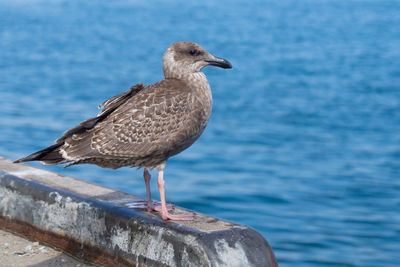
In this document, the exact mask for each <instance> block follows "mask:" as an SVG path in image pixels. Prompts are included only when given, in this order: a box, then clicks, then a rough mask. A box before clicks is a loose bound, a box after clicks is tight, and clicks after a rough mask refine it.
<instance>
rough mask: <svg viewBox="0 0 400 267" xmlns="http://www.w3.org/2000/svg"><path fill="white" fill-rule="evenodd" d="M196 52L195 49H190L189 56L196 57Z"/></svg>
mask: <svg viewBox="0 0 400 267" xmlns="http://www.w3.org/2000/svg"><path fill="white" fill-rule="evenodd" d="M197 53H198V52H197V50H196V49H190V51H189V54H191V55H192V56H194V55H196V54H197Z"/></svg>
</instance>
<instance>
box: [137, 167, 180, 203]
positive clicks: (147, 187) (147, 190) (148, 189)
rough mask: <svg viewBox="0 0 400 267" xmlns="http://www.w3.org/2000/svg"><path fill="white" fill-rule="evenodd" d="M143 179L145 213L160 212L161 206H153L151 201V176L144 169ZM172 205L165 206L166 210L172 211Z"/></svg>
mask: <svg viewBox="0 0 400 267" xmlns="http://www.w3.org/2000/svg"><path fill="white" fill-rule="evenodd" d="M143 178H144V183H145V184H146V196H147V211H153V210H155V211H161V206H160V205H155V206H154V205H153V201H152V200H151V191H150V179H151V175H150V173H149V171H148V170H147V169H146V168H144V171H143ZM172 207H173V205H172V204H167V209H168V210H172Z"/></svg>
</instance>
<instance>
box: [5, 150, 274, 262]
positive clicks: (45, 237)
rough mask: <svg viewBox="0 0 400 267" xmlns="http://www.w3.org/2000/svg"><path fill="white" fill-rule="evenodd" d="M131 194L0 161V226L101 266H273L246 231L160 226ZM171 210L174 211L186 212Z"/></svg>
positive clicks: (199, 221)
mask: <svg viewBox="0 0 400 267" xmlns="http://www.w3.org/2000/svg"><path fill="white" fill-rule="evenodd" d="M141 202H143V200H142V199H140V198H139V197H137V196H134V195H130V194H127V193H123V192H120V191H116V190H113V189H109V188H105V187H102V186H99V185H95V184H91V183H87V182H84V181H80V180H76V179H73V178H70V177H66V176H62V175H59V174H56V173H52V172H48V171H44V170H41V169H38V168H34V167H30V166H27V165H23V164H13V163H12V162H11V161H9V160H7V159H3V158H0V227H3V228H6V229H8V230H10V231H15V232H18V233H20V234H23V235H25V236H29V237H31V238H35V239H37V240H40V241H41V242H45V243H48V244H50V245H53V246H56V247H58V248H60V249H63V250H65V251H67V252H68V253H71V254H72V255H74V256H76V257H80V258H83V259H85V260H89V261H91V262H94V263H98V264H102V265H107V266H129V265H132V266H133V265H135V266H277V265H276V261H275V258H274V255H273V252H272V250H271V248H270V247H269V245H268V243H267V241H266V240H265V239H264V238H263V237H262V236H261V235H260V234H259V233H257V232H256V231H254V230H253V229H251V228H249V227H247V226H243V225H238V224H234V223H231V222H227V221H223V220H220V219H216V218H212V217H209V216H206V215H203V214H199V213H196V214H195V220H194V221H192V222H170V221H169V222H164V221H163V220H162V219H161V218H160V217H159V215H158V213H153V212H147V211H144V210H139V209H131V208H128V207H131V206H132V204H133V206H135V203H136V204H137V203H141ZM187 212H188V211H187V210H185V209H182V208H177V207H176V208H175V209H174V213H187Z"/></svg>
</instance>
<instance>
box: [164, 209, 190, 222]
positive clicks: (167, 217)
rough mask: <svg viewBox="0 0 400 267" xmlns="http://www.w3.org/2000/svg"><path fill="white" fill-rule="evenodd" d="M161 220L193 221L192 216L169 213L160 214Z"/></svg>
mask: <svg viewBox="0 0 400 267" xmlns="http://www.w3.org/2000/svg"><path fill="white" fill-rule="evenodd" d="M160 213H161V217H162V219H163V220H171V221H193V220H194V215H193V214H171V213H169V212H162V211H161V212H160Z"/></svg>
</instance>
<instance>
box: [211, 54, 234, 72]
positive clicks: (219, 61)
mask: <svg viewBox="0 0 400 267" xmlns="http://www.w3.org/2000/svg"><path fill="white" fill-rule="evenodd" d="M205 61H206V62H207V63H208V65H212V66H217V67H220V68H223V69H231V68H232V64H231V63H230V62H229V61H228V60H225V59H223V58H219V57H213V59H211V60H205Z"/></svg>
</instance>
